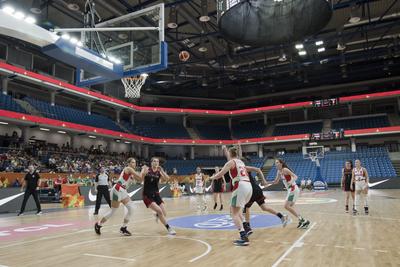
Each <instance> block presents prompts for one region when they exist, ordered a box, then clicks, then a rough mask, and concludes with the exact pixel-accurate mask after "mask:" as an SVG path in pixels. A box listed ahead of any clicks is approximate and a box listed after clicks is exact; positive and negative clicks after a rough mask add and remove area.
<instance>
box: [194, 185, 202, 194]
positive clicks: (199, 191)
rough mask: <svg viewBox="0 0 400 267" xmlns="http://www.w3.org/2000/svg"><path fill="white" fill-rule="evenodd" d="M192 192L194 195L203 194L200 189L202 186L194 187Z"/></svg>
mask: <svg viewBox="0 0 400 267" xmlns="http://www.w3.org/2000/svg"><path fill="white" fill-rule="evenodd" d="M194 192H195V193H196V194H204V187H202V186H196V187H195V189H194Z"/></svg>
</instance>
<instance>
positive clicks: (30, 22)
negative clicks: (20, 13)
mask: <svg viewBox="0 0 400 267" xmlns="http://www.w3.org/2000/svg"><path fill="white" fill-rule="evenodd" d="M25 22H26V23H29V24H35V23H36V19H35V18H34V17H31V16H29V17H26V18H25Z"/></svg>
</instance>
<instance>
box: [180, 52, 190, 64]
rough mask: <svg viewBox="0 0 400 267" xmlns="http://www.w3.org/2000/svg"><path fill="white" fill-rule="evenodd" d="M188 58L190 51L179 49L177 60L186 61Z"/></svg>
mask: <svg viewBox="0 0 400 267" xmlns="http://www.w3.org/2000/svg"><path fill="white" fill-rule="evenodd" d="M189 58H190V53H189V52H188V51H186V50H183V51H181V52H180V53H179V60H180V61H183V62H186V61H188V60H189Z"/></svg>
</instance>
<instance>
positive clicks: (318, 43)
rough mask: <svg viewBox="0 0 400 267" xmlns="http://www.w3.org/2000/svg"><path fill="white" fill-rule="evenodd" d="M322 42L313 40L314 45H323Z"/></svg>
mask: <svg viewBox="0 0 400 267" xmlns="http://www.w3.org/2000/svg"><path fill="white" fill-rule="evenodd" d="M323 44H324V41H316V42H315V45H316V46H320V45H323Z"/></svg>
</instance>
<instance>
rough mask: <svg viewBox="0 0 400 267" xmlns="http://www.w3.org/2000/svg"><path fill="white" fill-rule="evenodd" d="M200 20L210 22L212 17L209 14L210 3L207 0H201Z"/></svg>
mask: <svg viewBox="0 0 400 267" xmlns="http://www.w3.org/2000/svg"><path fill="white" fill-rule="evenodd" d="M199 21H200V22H209V21H210V17H209V16H208V4H207V0H201V16H200V18H199Z"/></svg>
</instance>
